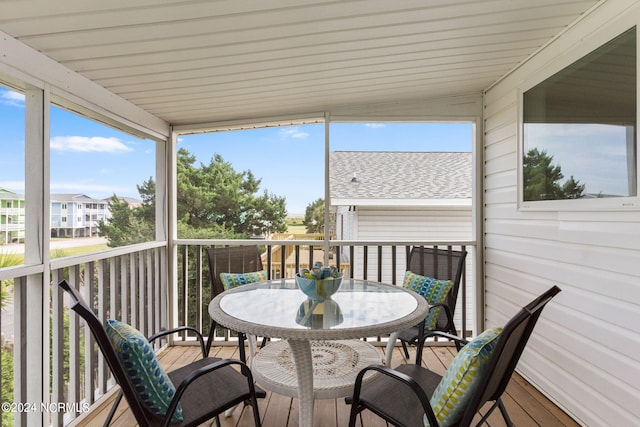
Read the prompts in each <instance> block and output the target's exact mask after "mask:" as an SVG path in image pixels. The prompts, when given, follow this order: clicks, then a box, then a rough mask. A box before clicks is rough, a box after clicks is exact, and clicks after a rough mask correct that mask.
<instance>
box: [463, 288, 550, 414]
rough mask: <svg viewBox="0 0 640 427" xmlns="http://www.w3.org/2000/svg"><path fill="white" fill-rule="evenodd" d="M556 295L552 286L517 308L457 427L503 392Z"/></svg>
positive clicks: (502, 333) (501, 334)
mask: <svg viewBox="0 0 640 427" xmlns="http://www.w3.org/2000/svg"><path fill="white" fill-rule="evenodd" d="M558 292H560V288H558V287H557V286H553V287H552V288H550V289H549V290H547V291H546V292H545V293H543V294H542V295H540V296H539V297H537V298H536V299H534V300H533V301H531V302H530V303H529V304H527V305H526V306H525V307H523V308H522V309H520V311H518V313H516V315H515V316H513V317H512V318H511V320H509V321H508V322H507V324H506V325H505V326H504V328H503V330H502V332H501V333H500V337H499V338H498V342H497V343H496V347H495V349H494V350H493V353H492V354H491V359H490V360H489V364H488V366H487V370H486V371H485V372H484V374H483V377H482V379H481V382H480V385H479V387H478V391H477V393H475V394H474V396H473V397H472V399H471V401H470V402H469V406H467V409H466V410H465V413H464V415H463V417H462V421H461V422H460V425H470V424H471V421H472V420H473V417H474V416H475V414H476V413H478V411H479V410H480V408H481V407H482V406H483V405H484V404H485V403H486V402H488V401H495V400H496V399H498V398H499V397H500V396H501V395H502V394H503V393H504V391H505V389H506V388H507V384H508V383H509V380H510V379H511V375H512V374H513V371H514V370H515V368H516V365H517V364H518V361H519V360H520V356H521V355H522V352H523V351H524V348H525V346H526V345H527V341H528V340H529V337H530V336H531V332H533V328H534V327H535V325H536V322H537V321H538V318H539V317H540V314H541V313H542V309H543V308H544V307H545V305H547V303H548V302H549V301H551V299H552V298H553V297H554V296H556V294H558Z"/></svg>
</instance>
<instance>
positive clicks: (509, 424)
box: [498, 398, 513, 427]
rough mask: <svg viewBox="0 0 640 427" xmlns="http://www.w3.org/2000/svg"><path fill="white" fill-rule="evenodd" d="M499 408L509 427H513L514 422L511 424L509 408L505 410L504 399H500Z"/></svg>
mask: <svg viewBox="0 0 640 427" xmlns="http://www.w3.org/2000/svg"><path fill="white" fill-rule="evenodd" d="M498 408H500V413H502V417H503V418H504V422H505V423H507V426H508V427H513V422H511V418H509V414H508V413H507V408H505V406H504V403H502V399H500V398H498Z"/></svg>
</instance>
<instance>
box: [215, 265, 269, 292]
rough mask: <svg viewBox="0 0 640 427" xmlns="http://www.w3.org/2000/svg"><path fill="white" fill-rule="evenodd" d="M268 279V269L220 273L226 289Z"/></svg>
mask: <svg viewBox="0 0 640 427" xmlns="http://www.w3.org/2000/svg"><path fill="white" fill-rule="evenodd" d="M263 280H267V271H266V270H261V271H253V272H251V273H220V281H221V282H222V286H224V290H225V291H226V290H229V289H233V288H236V287H238V286H241V285H248V284H249V283H255V282H262V281H263Z"/></svg>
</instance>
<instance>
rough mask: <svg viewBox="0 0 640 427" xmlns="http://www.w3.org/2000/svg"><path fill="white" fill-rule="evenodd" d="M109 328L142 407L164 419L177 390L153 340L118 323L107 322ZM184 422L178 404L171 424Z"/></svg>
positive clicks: (110, 337) (111, 339)
mask: <svg viewBox="0 0 640 427" xmlns="http://www.w3.org/2000/svg"><path fill="white" fill-rule="evenodd" d="M105 329H106V331H107V335H108V336H109V340H110V341H111V343H112V344H113V347H114V349H115V351H116V355H117V356H118V359H119V360H120V363H121V364H122V366H123V367H124V370H125V372H126V373H127V375H128V376H129V378H130V379H131V384H132V385H133V388H134V390H135V392H136V394H137V395H138V397H139V398H140V400H141V401H142V404H143V405H144V406H145V407H146V408H147V409H149V411H151V412H152V413H154V414H156V415H158V416H160V417H164V415H165V414H166V413H167V409H169V403H170V402H171V399H172V398H173V395H174V394H175V392H176V388H175V387H174V385H173V383H172V382H171V380H170V379H169V376H168V375H167V374H166V372H165V371H164V369H162V366H160V363H158V359H157V358H156V354H155V352H154V351H153V348H152V347H151V344H149V341H147V339H146V338H145V336H144V335H142V334H141V333H140V331H138V330H137V329H135V328H133V327H131V326H129V325H127V324H126V323H122V322H120V321H118V320H107V322H106V328H105ZM182 420H183V417H182V406H180V405H178V407H177V408H176V410H175V412H174V413H173V417H172V418H171V421H172V422H181V421H182Z"/></svg>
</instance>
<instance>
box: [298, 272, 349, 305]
mask: <svg viewBox="0 0 640 427" xmlns="http://www.w3.org/2000/svg"><path fill="white" fill-rule="evenodd" d="M296 284H297V285H298V288H300V290H301V291H302V292H304V294H305V295H306V296H308V297H309V299H311V300H314V301H324V300H325V299H327V298H329V297H330V296H331V295H333V294H335V293H336V292H337V291H338V289H339V288H340V285H342V276H341V277H328V278H326V279H321V280H317V279H307V278H306V277H301V276H299V275H296Z"/></svg>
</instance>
